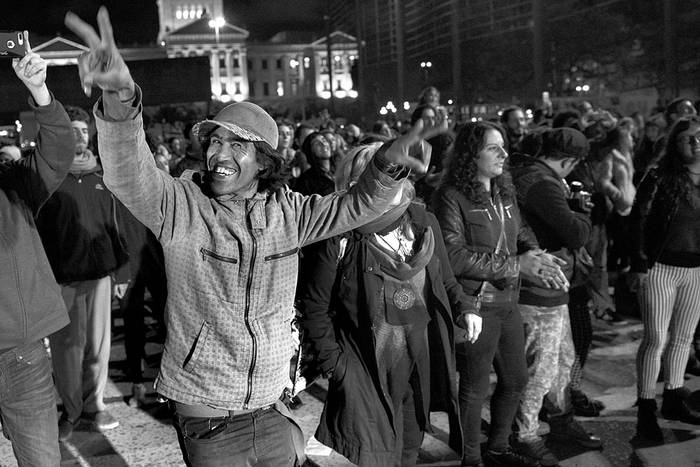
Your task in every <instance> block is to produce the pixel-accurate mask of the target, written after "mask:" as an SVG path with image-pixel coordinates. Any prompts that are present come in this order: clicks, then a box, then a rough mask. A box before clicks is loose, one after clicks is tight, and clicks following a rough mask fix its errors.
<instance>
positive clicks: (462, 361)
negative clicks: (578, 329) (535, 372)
mask: <svg viewBox="0 0 700 467" xmlns="http://www.w3.org/2000/svg"><path fill="white" fill-rule="evenodd" d="M481 315H482V318H483V326H482V331H481V335H480V336H479V339H478V340H477V341H476V342H475V343H474V344H469V343H468V342H467V343H462V344H457V349H456V350H457V371H458V372H459V411H460V418H461V421H462V434H463V448H464V454H463V460H464V461H465V462H467V463H477V462H479V460H480V459H481V451H480V446H479V438H480V434H481V408H482V406H483V405H484V401H485V400H486V396H488V393H489V388H490V384H489V373H490V371H491V364H492V363H493V366H494V368H495V370H496V375H497V376H498V382H497V383H496V389H495V390H494V393H493V395H492V396H491V426H490V431H489V440H488V448H489V449H492V450H494V451H498V452H500V451H504V450H505V449H506V447H507V446H508V436H509V435H510V433H511V426H512V424H513V418H514V417H515V411H516V410H517V407H518V402H519V400H520V394H521V392H522V391H523V389H524V388H525V385H526V384H527V365H526V363H525V345H524V336H523V322H522V320H521V318H520V313H519V312H518V310H517V308H516V305H515V304H504V305H502V306H494V305H491V304H487V303H485V304H484V305H483V308H482V313H481Z"/></svg>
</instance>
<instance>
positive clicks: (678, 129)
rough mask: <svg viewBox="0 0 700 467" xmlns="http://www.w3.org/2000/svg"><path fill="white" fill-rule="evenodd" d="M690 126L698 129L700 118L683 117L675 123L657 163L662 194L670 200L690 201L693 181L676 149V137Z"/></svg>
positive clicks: (680, 153)
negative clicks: (682, 199)
mask: <svg viewBox="0 0 700 467" xmlns="http://www.w3.org/2000/svg"><path fill="white" fill-rule="evenodd" d="M691 126H699V127H700V117H698V116H692V117H684V118H681V119H679V120H678V121H676V123H674V124H673V126H672V127H671V130H670V131H669V133H668V139H667V140H666V146H665V148H664V155H663V156H662V157H661V160H660V161H659V169H658V170H659V176H660V177H661V184H662V186H663V190H662V192H664V193H665V194H666V196H668V197H669V198H670V199H672V200H678V199H681V198H684V199H686V200H687V201H690V200H692V192H693V189H694V186H693V181H692V180H691V178H690V175H689V174H688V169H687V168H686V166H685V160H684V158H683V154H682V152H681V151H680V150H679V149H678V141H677V140H678V135H680V134H681V133H683V132H684V131H686V130H687V129H688V128H690V127H691Z"/></svg>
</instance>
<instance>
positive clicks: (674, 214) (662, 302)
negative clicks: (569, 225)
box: [630, 116, 700, 442]
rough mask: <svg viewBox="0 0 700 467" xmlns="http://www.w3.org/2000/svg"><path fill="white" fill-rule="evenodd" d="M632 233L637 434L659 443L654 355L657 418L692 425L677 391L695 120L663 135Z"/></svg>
mask: <svg viewBox="0 0 700 467" xmlns="http://www.w3.org/2000/svg"><path fill="white" fill-rule="evenodd" d="M632 234H633V235H632V238H633V247H634V250H633V253H632V272H633V273H635V274H630V278H631V279H632V280H631V281H630V288H631V289H633V290H638V291H639V295H640V297H641V304H642V321H643V323H644V336H643V338H642V342H641V344H640V346H639V351H638V352H637V395H638V397H639V399H638V413H637V434H638V435H639V436H640V437H642V438H646V439H648V440H651V441H655V442H663V434H662V433H661V429H660V428H659V425H658V423H657V421H656V400H655V396H656V378H657V375H658V373H659V368H660V366H661V356H662V354H663V358H664V364H663V372H664V375H663V376H664V393H663V404H662V406H661V414H662V415H663V416H664V417H665V418H667V419H673V420H682V421H684V422H686V423H694V424H700V413H698V412H697V411H696V410H693V409H692V408H691V407H690V406H689V405H688V402H687V397H688V390H687V389H686V388H684V387H683V373H684V370H685V365H686V362H687V360H688V352H689V349H690V343H691V340H692V338H693V331H694V330H695V328H696V326H697V324H698V319H700V118H698V117H696V116H692V117H686V118H681V119H680V120H678V121H677V122H676V123H675V124H674V126H673V127H672V128H671V131H670V133H669V135H668V139H667V142H666V150H665V155H664V156H663V158H662V159H661V160H660V161H659V166H658V168H656V169H652V170H651V171H650V172H649V173H648V174H647V175H646V176H645V177H644V179H643V180H642V181H641V183H640V186H639V189H638V190H637V200H636V202H635V206H634V209H633V213H632ZM667 342H668V344H667ZM664 346H666V349H665V352H664Z"/></svg>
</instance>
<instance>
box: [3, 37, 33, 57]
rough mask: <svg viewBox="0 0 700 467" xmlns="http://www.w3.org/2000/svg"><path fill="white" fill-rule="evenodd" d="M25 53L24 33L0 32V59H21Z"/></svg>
mask: <svg viewBox="0 0 700 467" xmlns="http://www.w3.org/2000/svg"><path fill="white" fill-rule="evenodd" d="M26 53H27V41H26V40H25V36H24V31H0V58H22V57H24V56H25V55H26Z"/></svg>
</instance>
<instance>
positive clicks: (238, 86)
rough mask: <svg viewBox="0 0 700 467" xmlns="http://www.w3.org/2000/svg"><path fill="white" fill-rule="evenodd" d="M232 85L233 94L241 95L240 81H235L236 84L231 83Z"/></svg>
mask: <svg viewBox="0 0 700 467" xmlns="http://www.w3.org/2000/svg"><path fill="white" fill-rule="evenodd" d="M233 84H234V85H235V91H234V94H240V93H241V82H240V81H236V82H235V83H233Z"/></svg>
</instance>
